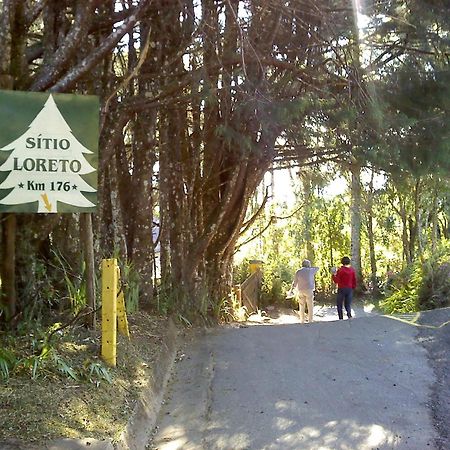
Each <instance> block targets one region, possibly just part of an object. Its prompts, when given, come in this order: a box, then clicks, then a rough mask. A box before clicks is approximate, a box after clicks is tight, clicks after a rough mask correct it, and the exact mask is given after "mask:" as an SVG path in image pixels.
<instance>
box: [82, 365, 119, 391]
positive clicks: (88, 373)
mask: <svg viewBox="0 0 450 450" xmlns="http://www.w3.org/2000/svg"><path fill="white" fill-rule="evenodd" d="M81 376H82V378H85V379H87V380H88V381H89V382H90V383H93V384H95V385H96V386H99V385H100V382H101V381H102V380H105V381H107V382H108V383H110V384H111V383H112V377H111V374H110V373H109V371H108V369H107V368H106V367H105V366H104V365H103V364H102V363H101V362H100V361H92V360H87V361H85V362H84V364H83V366H82V369H81Z"/></svg>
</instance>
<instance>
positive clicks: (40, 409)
mask: <svg viewBox="0 0 450 450" xmlns="http://www.w3.org/2000/svg"><path fill="white" fill-rule="evenodd" d="M129 326H130V332H131V339H130V340H129V341H128V339H126V338H123V337H121V336H120V337H119V339H118V347H117V355H118V360H117V367H116V368H115V369H112V368H107V367H106V366H104V365H103V363H102V361H101V360H100V358H99V353H100V332H99V331H89V330H87V329H85V328H83V327H79V326H77V327H73V328H68V329H66V330H64V334H63V335H61V336H59V337H58V341H57V343H56V344H55V347H54V350H52V351H54V352H55V354H56V355H57V357H56V362H55V360H52V361H53V362H52V364H41V365H38V367H37V368H36V369H35V370H34V369H33V367H22V368H20V370H19V368H18V367H16V368H13V370H10V371H9V374H8V377H7V378H6V379H3V380H2V381H0V410H1V414H0V441H8V440H20V441H24V442H29V443H34V444H39V443H43V442H44V441H47V440H51V439H56V438H60V437H67V438H87V437H89V438H95V439H107V438H110V439H113V440H116V439H117V438H118V437H119V436H120V434H121V432H122V430H123V429H124V427H125V426H126V424H127V421H128V418H129V417H130V414H131V413H132V411H133V409H134V406H135V403H136V400H137V398H138V396H139V393H140V392H141V391H142V389H143V388H145V386H146V385H147V384H148V383H150V382H152V379H153V378H152V374H153V373H154V363H155V361H156V360H157V358H158V356H159V355H160V354H161V352H163V351H164V345H163V344H164V339H165V336H166V335H167V329H168V326H167V319H166V318H163V317H155V316H150V315H148V314H146V313H144V312H136V313H135V314H133V315H131V316H129ZM28 337H29V336H28ZM25 341H26V339H25V338H22V344H23V345H24V344H25ZM6 342H7V343H8V345H9V346H10V345H11V337H10V336H5V335H2V336H0V348H5V344H6ZM17 344H18V345H20V344H19V341H17ZM13 350H16V351H17V350H20V349H17V348H16V349H13ZM21 351H22V353H21V354H20V355H21V356H22V359H23V360H26V356H29V355H25V351H24V349H22V350H21ZM19 353H20V352H19ZM17 361H19V362H20V358H17Z"/></svg>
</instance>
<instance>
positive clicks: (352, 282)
mask: <svg viewBox="0 0 450 450" xmlns="http://www.w3.org/2000/svg"><path fill="white" fill-rule="evenodd" d="M341 263H342V267H340V268H339V269H337V270H336V268H333V269H332V270H331V271H332V275H331V276H332V278H333V281H334V282H335V283H336V284H337V286H338V291H337V297H336V306H337V310H338V316H339V320H342V319H343V318H344V315H343V314H342V305H344V306H345V310H346V311H347V317H348V318H349V319H351V318H352V299H353V289H355V287H356V273H355V269H353V267H351V266H350V258H349V257H348V256H344V257H343V258H342V259H341Z"/></svg>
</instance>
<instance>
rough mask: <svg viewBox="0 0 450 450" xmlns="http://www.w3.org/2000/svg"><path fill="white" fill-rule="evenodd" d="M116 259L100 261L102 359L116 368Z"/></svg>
mask: <svg viewBox="0 0 450 450" xmlns="http://www.w3.org/2000/svg"><path fill="white" fill-rule="evenodd" d="M117 269H118V266H117V259H116V258H111V259H104V260H102V359H103V360H104V361H105V362H106V364H108V365H110V366H112V367H116V357H117V285H118V280H117V273H118V272H117Z"/></svg>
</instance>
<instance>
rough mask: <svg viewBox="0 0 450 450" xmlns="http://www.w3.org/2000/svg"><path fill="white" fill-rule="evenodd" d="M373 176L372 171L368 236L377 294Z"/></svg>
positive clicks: (368, 206) (371, 276)
mask: <svg viewBox="0 0 450 450" xmlns="http://www.w3.org/2000/svg"><path fill="white" fill-rule="evenodd" d="M373 178H374V172H373V171H372V174H371V177H370V184H369V191H368V193H367V236H368V239H369V254H370V272H371V275H370V278H371V282H372V292H373V293H374V294H375V295H378V294H379V288H378V281H377V258H376V254H375V238H374V233H373V196H374V192H373Z"/></svg>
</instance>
